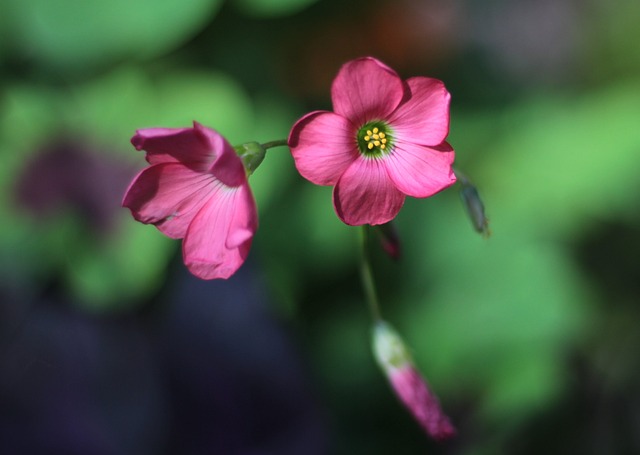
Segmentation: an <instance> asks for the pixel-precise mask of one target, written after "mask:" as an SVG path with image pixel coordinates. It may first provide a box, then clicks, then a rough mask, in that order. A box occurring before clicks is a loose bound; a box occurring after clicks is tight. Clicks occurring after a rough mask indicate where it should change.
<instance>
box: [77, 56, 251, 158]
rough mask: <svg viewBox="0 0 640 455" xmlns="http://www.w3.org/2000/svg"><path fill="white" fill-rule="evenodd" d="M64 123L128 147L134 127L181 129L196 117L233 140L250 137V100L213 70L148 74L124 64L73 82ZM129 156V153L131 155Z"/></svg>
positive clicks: (224, 76)
mask: <svg viewBox="0 0 640 455" xmlns="http://www.w3.org/2000/svg"><path fill="white" fill-rule="evenodd" d="M65 112H66V115H67V118H66V121H67V123H69V124H70V125H74V126H75V127H76V128H78V129H79V130H81V131H84V132H90V133H91V134H92V135H93V136H96V137H99V138H101V139H103V140H104V141H108V142H111V143H115V142H116V141H117V143H119V144H121V145H122V146H123V147H126V150H127V151H131V150H133V149H132V147H131V144H130V143H129V139H130V138H131V136H133V134H134V133H135V130H136V129H141V128H150V127H158V126H162V127H167V128H186V127H190V126H192V124H193V121H194V120H195V121H198V122H200V123H202V124H203V125H205V126H207V127H209V128H213V129H215V130H217V131H218V132H220V133H221V134H223V135H224V136H225V137H227V139H228V140H229V141H230V142H231V143H232V144H233V143H236V142H242V141H246V140H250V139H251V138H247V132H248V131H251V127H252V125H253V120H254V114H253V108H252V106H251V100H250V99H249V97H248V95H247V94H246V93H245V91H244V90H243V89H242V87H241V86H239V85H238V84H237V83H236V82H235V80H234V79H232V78H230V77H229V76H227V75H225V74H223V73H219V72H215V71H209V72H187V71H179V72H176V71H170V70H167V71H164V72H163V74H162V75H160V76H157V77H152V76H151V75H149V74H145V73H143V72H141V71H140V70H137V69H135V68H125V69H121V70H118V71H116V72H113V73H111V74H109V75H107V76H106V77H104V78H101V79H98V80H96V81H94V82H91V83H88V84H85V85H82V86H79V87H78V89H77V90H75V91H74V92H73V94H72V96H71V97H70V99H69V102H68V106H67V110H66V111H65ZM132 156H135V154H132Z"/></svg>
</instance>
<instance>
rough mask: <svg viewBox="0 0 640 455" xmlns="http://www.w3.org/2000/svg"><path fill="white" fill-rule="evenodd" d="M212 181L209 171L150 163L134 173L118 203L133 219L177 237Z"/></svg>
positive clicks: (210, 188)
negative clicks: (125, 208) (137, 172)
mask: <svg viewBox="0 0 640 455" xmlns="http://www.w3.org/2000/svg"><path fill="white" fill-rule="evenodd" d="M215 184H216V180H215V177H214V176H213V175H211V174H203V173H200V172H196V171H194V170H192V169H189V168H188V167H185V166H183V165H182V164H179V163H160V164H154V165H152V166H149V167H148V168H146V169H143V170H142V171H141V172H140V173H139V174H138V175H137V176H136V177H135V179H134V180H133V182H132V183H131V185H129V188H128V189H127V191H126V193H125V195H124V198H123V200H122V205H123V206H124V207H128V208H129V209H130V210H131V213H132V215H133V217H134V218H135V219H136V220H138V221H140V222H142V223H145V224H155V225H156V227H157V228H158V229H160V231H162V232H163V233H164V234H165V235H167V236H169V237H171V238H174V239H178V238H182V237H184V235H185V233H186V232H187V227H188V226H189V223H191V221H192V219H193V217H194V216H195V215H196V213H198V211H199V210H200V208H201V207H202V206H203V205H204V203H205V202H206V201H207V198H208V196H209V192H210V191H211V190H212V188H213V187H214V186H215Z"/></svg>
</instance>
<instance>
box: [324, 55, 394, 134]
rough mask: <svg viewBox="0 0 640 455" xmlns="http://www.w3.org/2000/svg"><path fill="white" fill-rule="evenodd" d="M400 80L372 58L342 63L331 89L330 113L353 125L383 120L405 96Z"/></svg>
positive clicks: (386, 67) (392, 71) (385, 66)
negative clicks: (331, 108) (331, 102)
mask: <svg viewBox="0 0 640 455" xmlns="http://www.w3.org/2000/svg"><path fill="white" fill-rule="evenodd" d="M404 90H405V87H404V84H403V82H402V79H400V76H398V74H397V73H396V72H395V71H394V70H392V69H391V68H389V67H388V66H387V65H385V64H384V63H382V62H380V61H379V60H376V59H375V58H372V57H365V58H359V59H356V60H352V61H350V62H348V63H345V64H344V65H343V66H342V68H340V71H339V72H338V75H337V76H336V78H335V79H334V80H333V85H332V86H331V100H332V101H333V110H334V111H335V112H336V113H337V114H340V115H342V116H343V117H346V118H348V119H349V120H351V121H352V122H353V123H354V124H356V125H360V126H361V125H364V124H365V123H366V122H368V121H370V120H376V119H377V120H383V119H386V118H387V117H388V116H389V114H391V113H392V112H393V111H394V110H395V109H396V108H397V107H398V105H399V104H400V102H401V101H402V98H403V96H404V94H405V92H404Z"/></svg>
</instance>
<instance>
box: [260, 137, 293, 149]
mask: <svg viewBox="0 0 640 455" xmlns="http://www.w3.org/2000/svg"><path fill="white" fill-rule="evenodd" d="M260 145H262V148H264V149H265V150H267V149H270V148H273V147H283V146H286V145H289V144H288V143H287V140H286V139H280V140H277V141H270V142H265V143H264V144H260Z"/></svg>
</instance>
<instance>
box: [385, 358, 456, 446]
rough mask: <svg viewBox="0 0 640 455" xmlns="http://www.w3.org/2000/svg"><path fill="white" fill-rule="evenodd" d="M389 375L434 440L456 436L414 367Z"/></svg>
mask: <svg viewBox="0 0 640 455" xmlns="http://www.w3.org/2000/svg"><path fill="white" fill-rule="evenodd" d="M387 374H388V375H389V382H391V386H392V387H393V390H394V391H395V393H396V395H397V396H398V398H399V399H400V401H402V403H404V405H405V406H406V407H407V409H409V411H410V412H411V414H413V417H414V418H415V419H416V420H417V421H418V423H419V424H420V426H421V427H422V428H423V429H424V430H425V431H426V432H427V433H428V434H429V435H430V436H431V437H432V438H433V439H436V440H438V441H442V440H445V439H449V438H450V437H452V436H454V435H455V434H456V430H455V428H454V427H453V425H451V422H450V421H449V418H448V417H447V416H446V415H445V414H444V413H443V412H442V409H441V408H440V403H439V402H438V398H437V397H436V396H435V395H434V394H433V393H432V392H431V390H429V387H428V386H427V383H426V382H425V380H424V379H422V377H421V376H420V372H418V370H417V369H416V368H415V367H414V366H413V365H411V364H405V365H404V366H402V367H400V368H391V369H390V370H389V371H388V373H387Z"/></svg>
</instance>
